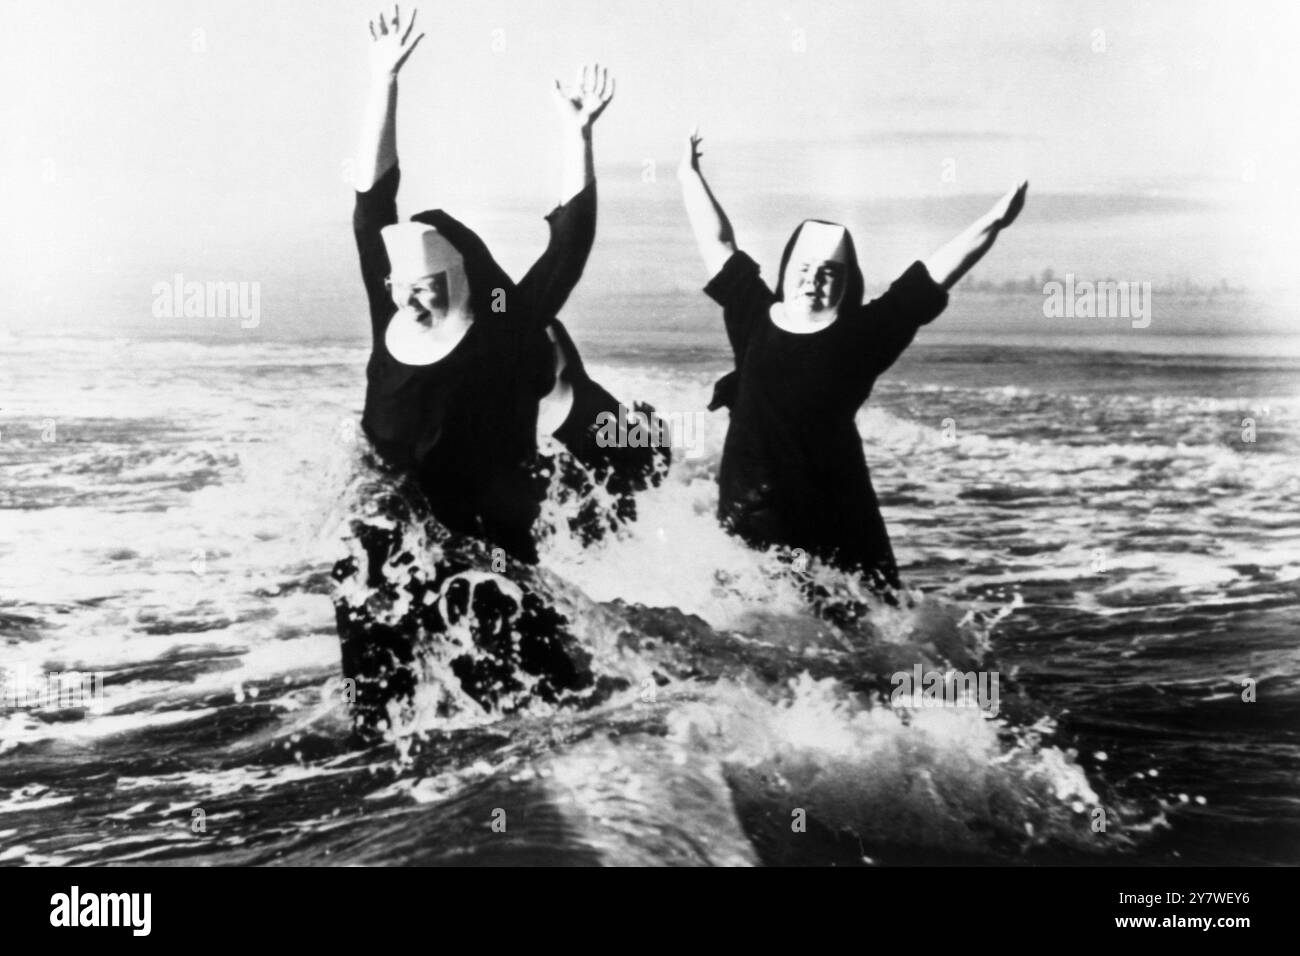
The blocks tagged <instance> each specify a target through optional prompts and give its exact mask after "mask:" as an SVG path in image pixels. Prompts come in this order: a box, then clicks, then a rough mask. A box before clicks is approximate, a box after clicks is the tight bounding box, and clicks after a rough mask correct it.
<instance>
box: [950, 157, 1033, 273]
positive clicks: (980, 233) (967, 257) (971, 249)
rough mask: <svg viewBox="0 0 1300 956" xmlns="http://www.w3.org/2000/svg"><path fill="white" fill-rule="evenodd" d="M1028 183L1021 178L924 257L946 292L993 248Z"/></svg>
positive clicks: (1022, 201) (1020, 206) (1016, 211)
mask: <svg viewBox="0 0 1300 956" xmlns="http://www.w3.org/2000/svg"><path fill="white" fill-rule="evenodd" d="M1028 189H1029V183H1028V182H1027V181H1026V182H1022V183H1021V184H1020V185H1018V186H1016V187H1015V188H1013V189H1012V190H1011V191H1010V192H1008V193H1007V194H1006V195H1005V196H1003V197H1002V198H1001V199H999V200H998V201H997V202H996V203H994V205H993V208H992V209H990V210H989V211H988V212H986V213H985V214H984V215H983V216H981V217H980V218H979V219H976V220H975V222H973V223H971V225H970V226H968V227H967V228H966V230H965V231H964V232H962V233H961V234H960V235H958V236H957V237H956V238H955V239H953V240H952V241H951V242H949V243H948V244H947V245H945V246H944V247H943V248H942V249H940V250H939V251H938V252H936V253H934V254H933V255H931V256H929V257H928V258H926V259H925V260H924V262H925V268H926V270H927V271H928V272H929V273H930V278H932V279H933V280H934V281H935V283H936V284H937V285H939V286H941V287H942V288H943V290H944V291H945V292H946V291H947V290H949V289H951V288H952V287H953V286H954V285H956V284H957V280H958V279H960V278H961V277H962V276H964V275H965V274H966V273H967V272H969V271H970V270H971V267H973V266H974V265H975V263H977V262H979V261H980V259H982V258H984V253H986V252H988V251H989V249H991V248H993V241H994V240H995V239H997V237H998V233H999V232H1001V231H1002V230H1003V229H1005V228H1006V227H1007V226H1009V225H1011V224H1012V223H1013V222H1015V221H1016V216H1018V215H1020V210H1021V209H1023V208H1024V206H1025V192H1026V191H1027V190H1028Z"/></svg>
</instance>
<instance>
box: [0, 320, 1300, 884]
mask: <svg viewBox="0 0 1300 956" xmlns="http://www.w3.org/2000/svg"><path fill="white" fill-rule="evenodd" d="M720 338H721V337H720V336H717V337H716V338H714V339H712V340H711V341H709V342H705V340H703V339H701V340H700V342H698V343H693V342H691V341H686V340H681V339H676V338H675V339H674V342H673V345H672V346H671V347H664V345H663V344H662V343H648V342H647V341H646V340H645V339H644V338H643V337H642V338H638V337H636V336H632V335H622V336H618V335H612V334H611V335H609V336H605V337H603V338H602V337H600V336H595V337H591V338H590V339H588V340H586V345H585V352H586V357H587V361H588V364H589V366H590V367H591V368H592V371H593V372H594V374H595V375H596V377H597V378H598V380H600V381H601V382H603V383H604V384H605V385H607V386H608V387H609V388H610V389H611V390H612V391H614V392H615V393H616V394H617V395H619V396H620V397H622V398H624V399H625V400H630V399H634V398H635V399H643V400H647V401H650V402H651V403H653V404H654V405H655V406H656V407H657V408H658V409H659V411H660V412H661V413H662V414H665V415H667V416H669V417H670V420H675V421H676V423H677V424H678V427H679V429H680V432H679V434H680V440H681V441H682V442H683V443H684V444H685V446H686V447H682V448H679V450H678V453H677V460H676V461H675V463H674V465H673V469H672V472H671V473H670V476H669V480H668V481H667V482H666V483H665V485H664V486H662V487H660V488H658V489H656V490H654V491H652V492H650V493H649V494H647V495H646V496H645V497H644V499H643V501H642V507H641V517H640V520H639V521H638V523H637V524H636V525H635V526H633V527H632V528H631V529H629V530H628V531H627V532H626V533H625V534H624V535H623V536H621V537H620V538H619V539H617V540H612V541H607V542H604V543H602V544H599V545H597V546H595V547H594V548H590V549H584V548H582V547H580V546H579V544H578V542H577V541H575V540H571V539H569V538H567V537H564V536H563V535H557V536H555V537H553V538H551V539H549V540H547V541H546V542H545V543H544V545H543V549H542V550H543V558H542V568H543V570H542V572H541V573H542V575H543V578H544V580H545V581H546V582H548V586H549V587H550V588H551V589H552V591H553V593H554V595H555V596H556V600H557V602H558V603H559V604H560V605H561V606H562V607H563V608H564V609H565V610H566V613H568V614H569V615H570V616H571V619H572V620H573V621H574V623H575V631H576V632H577V633H580V634H581V635H582V637H583V640H584V641H585V642H586V643H587V644H588V645H589V647H590V649H591V650H592V652H593V654H594V655H595V657H596V659H597V660H598V661H599V662H600V666H601V667H602V668H604V669H605V670H607V671H608V672H610V673H613V674H616V675H618V676H620V677H622V678H623V679H625V680H626V681H627V682H628V685H629V689H628V690H627V691H625V692H622V693H619V694H616V695H615V696H614V697H613V698H612V699H609V700H607V701H606V702H604V703H602V704H601V705H600V706H598V707H596V708H594V709H588V710H582V711H577V710H564V709H553V708H544V707H539V708H535V709H533V710H529V711H526V712H524V713H517V714H513V715H509V716H504V717H503V716H501V715H499V714H494V713H488V712H483V713H463V714H460V715H458V716H457V717H456V718H455V719H454V720H450V719H443V718H438V717H434V716H431V715H419V714H417V715H416V717H415V718H413V719H412V720H410V721H409V722H407V723H406V724H404V725H401V726H396V727H393V728H391V729H390V732H389V734H388V737H387V739H385V740H384V741H382V742H380V743H363V742H361V741H359V740H358V739H357V738H356V737H354V736H353V735H352V733H351V730H350V726H349V723H348V719H347V711H346V707H345V705H344V704H343V703H342V702H341V700H340V694H339V684H340V674H339V645H338V639H337V636H336V634H335V630H334V617H333V609H332V606H331V601H330V588H331V585H332V581H331V579H330V576H329V569H330V566H331V564H332V563H333V562H334V561H335V560H336V559H338V558H339V557H341V556H342V554H343V545H342V528H343V527H344V526H345V524H346V521H347V518H348V511H349V502H348V498H347V494H346V489H347V488H348V487H349V484H350V482H351V480H352V478H353V476H354V475H355V472H356V467H357V466H356V460H357V456H358V445H357V441H356V421H357V418H358V415H359V411H360V403H361V400H362V397H363V382H364V364H365V360H366V352H365V349H364V348H361V347H356V346H353V345H337V344H316V345H308V346H301V345H291V344H248V343H243V342H229V343H224V344H210V343H208V344H204V343H195V342H183V341H173V342H161V341H145V340H140V339H135V340H131V339H116V340H86V339H79V338H63V339H58V340H53V339H39V338H16V339H9V340H7V341H6V342H5V343H4V348H3V350H2V351H0V383H3V385H2V386H0V387H2V389H3V391H0V637H2V638H3V639H2V640H0V668H3V669H4V673H5V674H6V675H7V680H8V684H7V686H8V688H9V689H10V690H12V688H13V687H14V686H15V682H16V681H17V680H18V679H19V676H18V675H26V678H27V679H28V680H35V679H36V677H38V676H40V675H48V674H50V673H54V672H58V673H66V672H72V671H76V672H85V673H98V674H100V675H102V697H99V698H97V699H93V700H91V701H89V702H87V701H84V700H74V701H71V702H70V703H69V702H68V701H66V700H65V701H62V702H61V701H56V700H50V699H47V698H42V697H41V695H39V694H31V693H28V694H27V695H26V696H23V695H18V696H14V695H13V694H11V695H10V696H9V697H8V698H0V862H4V863H7V864H12V865H18V864H60V863H74V864H110V863H125V862H133V863H159V864H162V863H189V864H192V863H201V864H233V863H285V864H328V863H340V864H356V863H365V864H370V863H374V864H403V863H604V864H627V863H667V864H757V863H769V864H771V863H814V864H817V863H844V864H853V863H874V864H886V865H888V864H893V865H905V864H916V863H943V862H980V863H993V864H1021V863H1044V862H1046V863H1052V862H1087V863H1098V864H1116V863H1118V864H1155V863H1175V864H1296V863H1300V628H1298V625H1300V427H1298V426H1300V418H1298V417H1297V411H1298V410H1300V358H1297V357H1296V356H1297V353H1296V351H1295V350H1294V349H1293V348H1291V347H1289V346H1288V347H1287V348H1281V347H1274V346H1273V345H1269V344H1265V345H1264V346H1263V347H1261V346H1260V345H1259V343H1254V344H1252V343H1250V342H1245V343H1243V342H1228V341H1226V340H1225V341H1223V342H1219V341H1217V340H1205V341H1200V342H1198V343H1191V344H1185V345H1183V346H1179V345H1178V344H1177V343H1176V342H1174V343H1164V346H1163V347H1162V348H1161V351H1160V352H1159V354H1154V353H1151V352H1145V353H1143V352H1138V351H1135V350H1132V349H1124V348H1122V347H1118V346H1117V347H1114V348H1099V347H1097V344H1096V343H1091V344H1080V343H1077V342H1071V341H1068V340H1062V341H1061V342H1057V343H1046V344H1044V343H1039V345H1038V346H1036V347H1031V346H1026V345H1024V344H1022V343H1018V342H1016V341H1014V340H1012V339H1007V338H1003V339H998V338H997V337H993V336H990V337H989V338H988V339H987V340H986V341H979V340H971V341H966V342H960V343H959V342H950V341H945V340H943V339H942V338H941V337H940V338H936V339H934V340H926V341H923V342H921V343H919V344H917V345H916V346H915V347H914V348H913V349H912V350H911V351H910V352H909V353H908V354H907V355H906V356H905V357H904V359H903V360H902V361H901V362H900V363H899V365H898V366H896V367H895V368H894V369H893V370H892V371H890V372H889V373H888V374H887V375H886V376H885V377H884V378H883V379H882V380H881V381H880V383H879V384H878V385H877V388H876V392H875V394H874V395H873V397H872V399H871V401H870V402H869V403H868V405H867V406H866V407H865V409H864V410H863V411H862V412H861V413H860V414H859V417H858V423H859V427H860V429H861V432H862V434H863V436H864V445H865V448H866V456H867V461H868V463H869V464H870V467H871V470H872V476H873V480H874V483H875V485H876V488H877V490H878V492H879V494H880V498H881V502H882V506H883V509H884V513H885V517H886V520H887V522H888V524H889V527H890V531H891V534H892V537H893V540H894V543H895V549H896V551H897V553H898V557H899V561H900V564H901V566H902V574H903V578H904V580H905V582H906V584H907V585H908V588H909V589H910V594H909V597H908V599H907V600H905V601H903V602H902V603H901V604H900V605H899V606H886V605H880V606H877V607H875V608H873V610H872V612H871V614H870V615H869V621H868V622H867V624H865V625H863V626H860V627H849V628H844V627H835V626H832V625H830V624H827V623H826V622H825V621H824V620H821V619H819V618H818V617H816V616H814V615H813V614H812V613H810V612H809V610H808V609H807V607H806V606H805V604H804V602H803V600H802V599H801V597H800V596H799V594H798V593H797V592H796V590H795V589H794V587H793V586H792V585H791V584H790V582H789V580H788V579H787V578H786V577H784V576H783V575H782V573H781V569H780V566H779V563H778V562H777V561H776V559H775V558H774V556H771V555H762V554H756V553H753V552H750V551H748V550H746V549H744V548H743V547H741V546H740V545H739V544H737V543H736V542H735V541H734V540H732V539H730V538H728V537H727V536H726V535H724V534H723V533H722V532H721V531H720V530H719V529H718V528H717V527H716V524H715V522H714V520H713V509H714V506H715V503H716V488H715V485H714V480H713V479H714V477H715V475H716V470H717V466H718V459H719V455H720V451H721V447H722V440H723V436H724V434H725V429H726V415H725V413H718V414H708V413H705V412H704V411H703V409H704V407H705V405H706V404H707V400H708V397H709V393H710V391H711V388H712V383H713V381H714V380H715V379H716V377H717V376H718V375H719V374H721V373H722V372H724V371H725V370H726V368H727V360H726V356H725V355H724V354H723V353H722V352H721V351H719V350H718V345H719V344H720V343H719V341H718V340H719V339H720ZM1189 342H1190V340H1189ZM1193 346H1195V347H1193ZM674 417H675V418H674ZM1248 439H1253V440H1248ZM815 570H816V569H815ZM821 580H822V581H823V583H824V584H825V585H826V586H827V587H828V588H829V589H830V590H831V591H832V592H834V593H841V594H850V595H851V594H852V592H853V583H852V582H851V581H848V580H847V579H841V578H838V577H837V576H836V575H834V574H832V573H830V572H825V573H824V574H823V576H822V578H821ZM938 657H944V658H946V659H948V660H952V661H954V662H955V661H956V659H957V658H961V659H963V660H966V661H981V662H982V663H980V664H979V665H978V666H979V667H980V668H982V669H984V670H990V669H995V670H996V671H997V672H998V673H999V674H1000V675H1001V678H1002V682H1001V692H1002V698H1003V699H1002V702H1001V709H1000V711H999V712H998V714H997V716H992V715H991V714H989V713H987V712H981V710H980V709H979V708H976V707H960V706H949V707H921V706H906V704H907V702H901V703H900V702H899V701H891V700H890V698H889V696H888V695H881V694H879V693H876V692H874V691H873V687H878V685H879V684H880V682H881V679H882V678H883V679H884V681H885V683H886V684H887V683H888V678H889V675H890V674H891V673H893V672H894V671H896V670H903V671H910V670H911V668H912V666H913V663H914V662H921V661H922V660H924V661H932V660H935V659H937V658H938ZM969 666H976V665H969ZM664 674H671V675H672V676H671V678H670V679H668V680H667V682H666V683H665V682H662V681H661V680H660V679H659V678H662V676H663V675H664ZM656 675H658V677H656ZM1243 694H1245V696H1247V697H1253V701H1252V702H1247V701H1245V700H1243ZM914 703H915V702H913V704H914ZM87 704H88V705H87ZM801 821H802V822H803V826H802V828H800V826H799V824H800V822H801ZM1098 821H1102V822H1103V823H1104V829H1102V828H1100V826H1099V823H1098ZM494 822H498V823H501V822H504V826H505V829H504V832H502V831H501V829H500V826H498V827H497V828H494V827H493V823H494Z"/></svg>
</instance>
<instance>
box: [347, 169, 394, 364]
mask: <svg viewBox="0 0 1300 956" xmlns="http://www.w3.org/2000/svg"><path fill="white" fill-rule="evenodd" d="M400 179H401V173H400V172H399V171H398V168H397V166H396V165H394V166H393V168H392V169H390V170H388V172H386V173H384V175H383V176H381V177H380V178H379V181H378V182H377V183H375V184H374V185H373V186H371V187H370V189H369V190H367V191H366V192H358V193H357V199H356V205H355V206H354V207H353V210H352V234H353V236H354V237H355V238H356V241H357V256H358V258H359V259H360V261H361V281H362V282H363V283H364V284H365V287H366V298H367V299H368V300H369V302H370V328H371V331H372V332H373V334H374V340H375V341H376V342H378V341H380V340H381V338H382V337H383V334H384V330H385V329H386V328H387V327H388V320H389V319H391V318H392V317H393V313H394V312H396V311H397V309H396V307H395V306H394V305H393V300H392V297H391V296H390V295H389V294H388V288H387V286H386V285H385V284H384V280H385V279H386V278H388V272H389V267H388V252H387V251H386V250H385V249H384V239H383V236H381V235H380V234H379V231H380V230H381V229H383V228H384V227H385V226H391V225H393V224H394V223H396V222H397V184H398V181H399V180H400Z"/></svg>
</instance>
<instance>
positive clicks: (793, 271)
mask: <svg viewBox="0 0 1300 956" xmlns="http://www.w3.org/2000/svg"><path fill="white" fill-rule="evenodd" d="M846 275H847V271H846V269H845V266H844V263H842V262H835V261H831V260H822V261H807V260H805V261H795V260H793V259H792V260H791V261H790V262H789V263H788V264H787V266H786V271H785V288H784V289H782V290H781V291H782V293H783V295H784V299H785V304H786V308H787V309H795V310H796V311H802V312H807V313H808V314H810V315H817V314H819V313H824V312H830V311H832V310H833V309H835V308H836V307H837V306H838V305H839V304H840V299H841V298H843V296H844V283H845V277H846Z"/></svg>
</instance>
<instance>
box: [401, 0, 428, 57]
mask: <svg viewBox="0 0 1300 956" xmlns="http://www.w3.org/2000/svg"><path fill="white" fill-rule="evenodd" d="M419 15H420V9H419V8H418V7H417V8H416V9H415V10H414V11H413V12H412V13H411V22H410V23H408V24H407V25H406V32H405V33H404V34H402V46H406V41H407V40H409V39H410V38H411V31H412V30H414V29H415V18H416V17H418V16H419ZM420 36H424V34H423V33H422V34H420ZM418 42H419V38H418V37H417V38H416V43H418ZM411 49H415V46H414V45H412V46H411Z"/></svg>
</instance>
